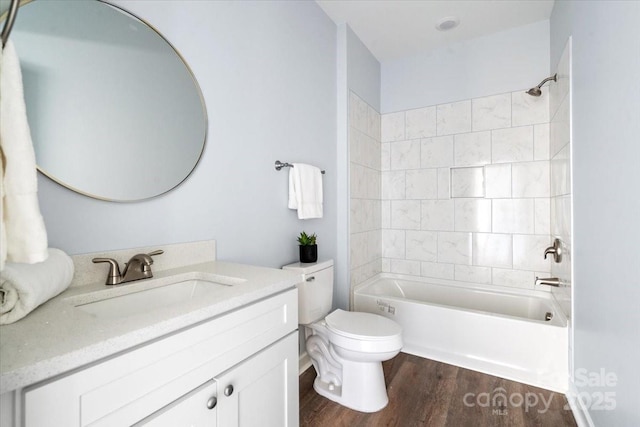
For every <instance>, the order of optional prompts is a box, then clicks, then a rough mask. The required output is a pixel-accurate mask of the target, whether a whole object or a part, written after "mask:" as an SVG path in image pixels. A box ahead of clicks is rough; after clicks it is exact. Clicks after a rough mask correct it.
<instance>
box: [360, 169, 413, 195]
mask: <svg viewBox="0 0 640 427" xmlns="http://www.w3.org/2000/svg"><path fill="white" fill-rule="evenodd" d="M352 197H353V195H352ZM404 197H405V172H404V171H387V172H382V199H385V200H388V199H394V200H397V199H404Z"/></svg>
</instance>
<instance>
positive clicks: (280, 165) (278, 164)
mask: <svg viewBox="0 0 640 427" xmlns="http://www.w3.org/2000/svg"><path fill="white" fill-rule="evenodd" d="M275 166H276V170H277V171H279V170H280V169H282V168H292V167H293V165H292V164H291V163H287V162H284V163H282V162H281V161H280V160H276V162H275ZM320 173H321V174H322V175H324V171H323V170H321V171H320Z"/></svg>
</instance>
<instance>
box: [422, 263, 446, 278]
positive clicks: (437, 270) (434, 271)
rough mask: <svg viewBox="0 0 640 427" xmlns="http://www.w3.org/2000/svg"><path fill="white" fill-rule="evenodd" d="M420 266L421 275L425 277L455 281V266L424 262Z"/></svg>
mask: <svg viewBox="0 0 640 427" xmlns="http://www.w3.org/2000/svg"><path fill="white" fill-rule="evenodd" d="M420 266H421V269H420V270H421V275H422V276H424V277H432V278H435V279H449V280H453V277H454V275H453V264H442V263H438V262H422V263H421V265H420Z"/></svg>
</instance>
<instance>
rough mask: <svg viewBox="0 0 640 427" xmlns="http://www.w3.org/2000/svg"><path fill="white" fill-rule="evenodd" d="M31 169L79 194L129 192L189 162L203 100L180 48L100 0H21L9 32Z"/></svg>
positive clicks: (175, 177)
mask: <svg viewBox="0 0 640 427" xmlns="http://www.w3.org/2000/svg"><path fill="white" fill-rule="evenodd" d="M10 38H11V40H13V42H14V44H15V46H16V51H17V52H18V56H19V57H20V64H21V67H22V76H23V84H24V93H25V102H26V106H27V116H28V119H29V125H30V127H31V136H32V139H33V144H34V148H35V153H36V162H37V165H38V169H39V170H40V171H41V172H42V173H43V174H45V175H46V176H48V177H49V178H51V179H52V180H54V181H56V182H58V183H59V184H62V185H64V186H65V187H67V188H69V189H71V190H74V191H76V192H79V193H81V194H84V195H87V196H90V197H94V198H98V199H103V200H111V201H135V200H143V199H147V198H150V197H154V196H158V195H160V194H163V193H165V192H167V191H169V190H171V189H172V188H174V187H176V186H177V185H179V184H180V183H182V182H183V181H184V180H185V179H186V178H187V177H188V176H189V174H190V173H191V172H192V171H193V169H194V168H195V166H196V164H197V163H198V160H199V159H200V156H201V155H202V151H203V149H204V143H205V139H206V132H207V115H206V109H205V105H204V99H203V97H202V93H201V91H200V87H199V86H198V83H197V81H196V80H195V77H194V76H193V73H192V72H191V70H190V69H189V67H188V66H187V64H186V63H185V62H184V60H183V59H182V57H181V56H180V54H178V52H176V50H175V49H174V48H173V46H171V44H170V43H169V42H168V41H167V40H166V39H165V38H164V37H162V36H161V35H160V34H159V33H158V32H157V31H156V30H155V29H153V28H152V27H151V26H150V25H148V24H147V23H146V22H144V21H142V20H141V19H139V18H137V17H136V16H134V15H132V14H130V13H128V12H126V11H124V10H122V9H120V8H117V7H115V6H112V5H109V4H107V3H103V2H101V1H98V0H90V1H75V0H73V1H64V0H56V1H46V0H36V1H31V2H28V3H25V2H23V4H22V5H21V6H20V9H19V11H18V15H17V19H16V21H15V24H14V28H13V31H12V33H11V37H10Z"/></svg>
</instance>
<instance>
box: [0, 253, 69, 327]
mask: <svg viewBox="0 0 640 427" xmlns="http://www.w3.org/2000/svg"><path fill="white" fill-rule="evenodd" d="M47 252H48V257H47V259H46V261H43V262H39V263H36V264H25V263H13V262H7V263H6V265H5V268H4V270H3V271H2V273H0V325H6V324H8V323H13V322H15V321H16V320H20V319H22V318H23V317H24V316H26V315H27V314H29V313H30V312H31V311H33V310H34V309H35V308H36V307H38V306H39V305H40V304H42V303H44V302H46V301H48V300H50V299H51V298H53V297H55V296H56V295H58V294H59V293H60V292H62V291H64V290H65V289H67V287H68V286H69V284H70V283H71V279H73V272H74V268H73V261H72V260H71V258H70V257H69V255H67V254H66V253H64V252H63V251H61V250H60V249H55V248H49V249H48V251H47Z"/></svg>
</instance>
